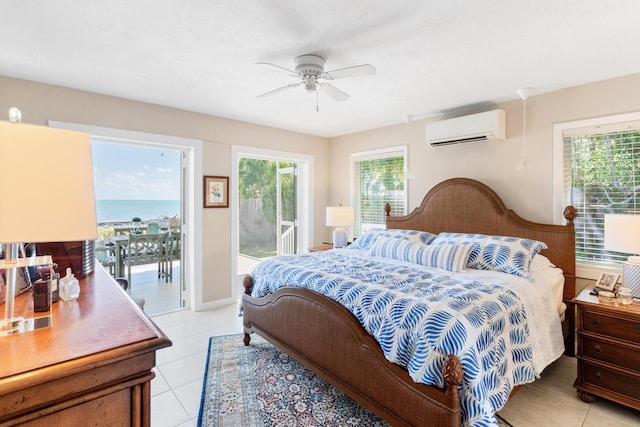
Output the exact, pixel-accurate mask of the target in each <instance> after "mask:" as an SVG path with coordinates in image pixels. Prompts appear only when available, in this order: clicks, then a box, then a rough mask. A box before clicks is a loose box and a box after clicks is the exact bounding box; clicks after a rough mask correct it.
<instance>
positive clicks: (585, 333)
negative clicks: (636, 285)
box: [573, 289, 640, 410]
mask: <svg viewBox="0 0 640 427" xmlns="http://www.w3.org/2000/svg"><path fill="white" fill-rule="evenodd" d="M590 291H591V289H585V290H583V291H582V292H581V293H580V294H579V295H578V296H577V297H576V298H575V299H574V301H573V302H574V303H575V305H576V307H577V317H576V327H577V338H578V353H577V358H578V377H577V379H576V382H575V384H574V387H575V388H576V389H577V392H578V395H579V396H580V399H581V400H583V401H584V402H588V403H591V402H593V401H594V400H595V399H596V396H599V397H603V398H605V399H608V400H611V401H614V402H617V403H620V404H622V405H625V406H629V407H631V408H635V409H638V410H640V385H639V384H640V303H638V302H635V301H634V302H633V303H631V304H621V303H619V302H618V301H617V300H613V301H612V302H601V301H599V300H598V297H597V296H594V295H592V294H590Z"/></svg>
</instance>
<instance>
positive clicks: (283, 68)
mask: <svg viewBox="0 0 640 427" xmlns="http://www.w3.org/2000/svg"><path fill="white" fill-rule="evenodd" d="M256 65H270V66H272V67H276V68H280V69H281V70H285V71H288V72H289V73H291V74H293V75H294V76H297V75H298V73H296V72H295V71H293V70H290V69H288V68H285V67H281V66H280V65H276V64H272V63H271V62H256Z"/></svg>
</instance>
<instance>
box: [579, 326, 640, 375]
mask: <svg viewBox="0 0 640 427" xmlns="http://www.w3.org/2000/svg"><path fill="white" fill-rule="evenodd" d="M578 339H579V340H580V348H581V350H582V351H581V354H582V355H583V356H584V357H589V358H591V359H596V360H601V361H603V362H607V363H610V364H612V365H616V366H621V367H624V368H627V369H631V370H634V371H636V372H638V374H639V375H640V349H638V348H631V347H626V346H622V345H616V344H612V343H609V342H606V341H601V340H598V339H595V338H591V337H586V336H582V335H578Z"/></svg>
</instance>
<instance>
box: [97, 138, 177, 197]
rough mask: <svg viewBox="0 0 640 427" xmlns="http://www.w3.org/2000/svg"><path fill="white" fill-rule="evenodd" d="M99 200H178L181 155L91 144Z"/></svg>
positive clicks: (108, 144) (133, 146)
mask: <svg viewBox="0 0 640 427" xmlns="http://www.w3.org/2000/svg"><path fill="white" fill-rule="evenodd" d="M92 151H93V153H92V155H93V175H94V183H95V189H96V199H98V200H132V199H134V200H179V199H180V151H179V150H171V149H166V148H151V147H142V146H137V145H128V144H117V143H113V142H108V143H107V142H100V141H95V140H94V141H93V142H92Z"/></svg>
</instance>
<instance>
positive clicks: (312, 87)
mask: <svg viewBox="0 0 640 427" xmlns="http://www.w3.org/2000/svg"><path fill="white" fill-rule="evenodd" d="M304 88H305V89H306V90H307V92H315V91H316V90H318V82H317V81H316V78H315V76H306V77H305V78H304Z"/></svg>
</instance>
